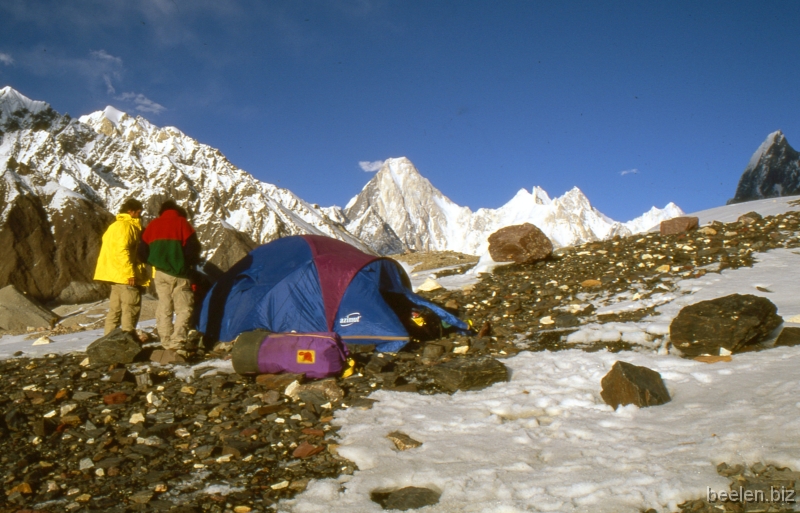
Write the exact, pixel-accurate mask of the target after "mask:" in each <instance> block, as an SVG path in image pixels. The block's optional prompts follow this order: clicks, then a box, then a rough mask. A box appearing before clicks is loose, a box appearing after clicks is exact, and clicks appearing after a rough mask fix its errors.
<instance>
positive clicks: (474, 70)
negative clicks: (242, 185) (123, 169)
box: [0, 0, 800, 221]
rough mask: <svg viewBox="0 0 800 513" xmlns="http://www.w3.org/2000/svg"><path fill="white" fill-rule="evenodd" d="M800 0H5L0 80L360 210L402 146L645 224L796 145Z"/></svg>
mask: <svg viewBox="0 0 800 513" xmlns="http://www.w3.org/2000/svg"><path fill="white" fill-rule="evenodd" d="M798 22H800V2H797V1H771V2H768V1H753V2H738V1H730V0H729V1H720V2H716V1H702V2H697V1H696V0H693V1H666V2H654V1H645V2H642V1H633V2H626V1H613V2H610V1H609V2H599V1H598V2H578V1H558V2H542V1H512V0H506V1H502V2H489V1H480V2H479V1H470V0H458V1H436V0H420V1H413V0H404V1H381V0H341V1H337V0H330V1H300V0H287V1H255V0H254V1H251V2H244V1H217V0H191V1H189V0H137V1H133V2H122V1H119V2H109V1H107V0H95V1H81V0H76V1H70V2H62V1H53V2H48V1H37V2H30V1H27V0H3V1H2V2H0V34H2V36H0V86H4V85H10V86H12V87H14V88H15V89H17V90H19V91H20V92H21V93H23V94H25V95H26V96H28V97H30V98H33V99H37V100H44V101H47V102H48V103H50V104H51V105H52V106H53V108H55V109H56V110H57V111H59V112H61V113H65V112H68V113H69V114H70V115H72V116H80V115H83V114H88V113H90V112H93V111H96V110H100V109H102V108H104V107H105V106H106V105H114V106H115V107H117V108H119V109H120V110H123V111H126V112H128V113H130V114H140V115H142V116H144V117H145V118H147V119H148V120H150V121H151V122H153V123H154V124H156V125H159V126H166V125H172V126H176V127H178V128H179V129H180V130H182V131H183V132H185V133H186V134H188V135H190V136H192V137H194V138H196V139H198V140H199V141H201V142H203V143H206V144H209V145H210V146H213V147H216V148H219V149H220V150H221V151H222V152H223V153H224V154H225V155H226V156H227V157H228V158H229V160H230V161H231V162H233V163H234V164H235V165H237V166H239V167H241V168H243V169H245V170H247V171H249V172H250V173H252V174H253V175H255V176H256V177H257V178H259V179H261V180H264V181H267V182H270V183H275V184H277V185H279V186H282V187H286V188H288V189H290V190H291V191H293V192H295V193H296V194H298V195H299V196H300V197H302V198H303V199H305V200H307V201H309V202H313V203H319V204H321V205H332V204H338V205H340V206H343V205H344V204H345V203H346V202H347V201H348V200H349V199H350V198H351V197H352V196H354V195H355V194H357V193H358V192H359V191H360V190H361V188H362V187H363V186H364V185H365V184H366V182H367V181H368V180H369V179H370V178H371V177H372V174H371V173H369V172H365V171H364V170H362V168H361V167H360V166H359V162H375V161H381V160H383V159H386V158H389V157H399V156H406V157H408V158H409V159H411V161H412V162H414V164H415V165H416V166H417V168H418V169H419V170H420V172H421V173H422V174H423V175H424V176H425V177H427V178H428V179H429V180H431V182H432V183H433V185H434V186H436V187H438V188H439V189H440V190H441V191H442V192H443V193H444V194H445V195H447V196H448V197H450V198H451V199H452V200H453V201H455V202H456V203H458V204H460V205H467V206H469V207H471V208H472V209H473V210H475V209H477V208H480V207H491V208H496V207H499V206H501V205H502V204H504V203H505V202H506V201H508V200H509V199H511V198H512V197H513V196H514V194H515V193H516V191H517V190H519V189H521V188H527V189H530V188H531V187H533V186H534V185H539V186H541V187H543V188H544V189H545V190H546V191H547V192H548V193H549V194H550V195H551V196H553V197H554V196H559V195H561V194H563V193H564V192H565V191H567V190H569V189H570V188H572V187H573V186H577V187H579V188H580V189H581V190H583V191H584V192H585V193H586V195H587V196H588V197H589V199H590V200H591V202H592V204H593V205H594V206H595V207H597V208H598V209H599V210H600V211H601V212H603V213H605V214H606V215H608V216H610V217H612V218H614V219H617V220H620V221H626V220H629V219H631V218H633V217H635V216H637V215H639V214H641V213H642V212H644V211H646V210H648V209H649V208H650V207H651V206H653V205H656V206H659V207H663V206H664V205H665V204H666V203H667V202H669V201H674V202H675V203H677V204H678V205H679V206H680V207H681V208H683V209H684V210H686V211H687V212H690V211H695V210H700V209H704V208H709V207H713V206H718V205H720V204H724V203H725V201H726V200H727V199H729V198H731V197H732V196H733V194H734V192H735V188H736V184H737V182H738V179H739V177H740V175H741V173H742V171H743V170H744V168H745V166H746V165H747V162H748V160H749V159H750V156H751V155H752V153H753V152H754V151H755V150H756V149H757V148H758V146H759V145H760V144H761V142H762V141H763V140H764V139H765V138H766V137H767V135H768V134H769V133H771V132H773V131H775V130H779V129H780V130H783V132H784V134H785V135H786V137H787V139H788V141H789V143H790V144H793V145H794V146H795V147H800V88H798V84H800V52H798V49H800V31H798V30H797V25H798Z"/></svg>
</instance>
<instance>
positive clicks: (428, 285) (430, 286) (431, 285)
mask: <svg viewBox="0 0 800 513" xmlns="http://www.w3.org/2000/svg"><path fill="white" fill-rule="evenodd" d="M441 288H442V284H441V283H439V282H438V281H436V280H434V279H433V278H428V279H427V280H425V281H424V282H422V285H420V286H419V287H417V290H418V291H419V290H421V291H423V292H431V291H433V290H439V289H441Z"/></svg>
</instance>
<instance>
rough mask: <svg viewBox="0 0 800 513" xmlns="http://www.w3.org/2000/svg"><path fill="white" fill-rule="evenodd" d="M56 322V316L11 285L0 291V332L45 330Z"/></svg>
mask: <svg viewBox="0 0 800 513" xmlns="http://www.w3.org/2000/svg"><path fill="white" fill-rule="evenodd" d="M57 320H58V316H57V315H56V314H54V313H53V312H51V311H50V310H48V309H46V308H44V307H43V306H41V305H40V304H39V303H37V302H36V301H35V300H33V299H31V298H29V297H28V296H26V295H25V294H23V293H21V292H20V291H18V290H17V289H16V288H15V287H14V286H13V285H8V286H6V287H3V288H2V289H0V330H4V331H10V332H24V331H29V329H36V328H46V329H47V328H51V327H52V326H53V324H54V323H55V322H56V321H57Z"/></svg>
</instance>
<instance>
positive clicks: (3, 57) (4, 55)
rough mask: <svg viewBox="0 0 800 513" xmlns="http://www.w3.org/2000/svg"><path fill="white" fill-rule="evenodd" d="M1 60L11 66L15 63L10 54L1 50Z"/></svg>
mask: <svg viewBox="0 0 800 513" xmlns="http://www.w3.org/2000/svg"><path fill="white" fill-rule="evenodd" d="M0 62H2V63H3V64H5V65H6V66H11V65H12V64H14V59H13V58H12V57H11V56H10V55H9V54H7V53H3V52H0Z"/></svg>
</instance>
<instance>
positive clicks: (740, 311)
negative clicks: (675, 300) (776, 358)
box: [669, 294, 783, 357]
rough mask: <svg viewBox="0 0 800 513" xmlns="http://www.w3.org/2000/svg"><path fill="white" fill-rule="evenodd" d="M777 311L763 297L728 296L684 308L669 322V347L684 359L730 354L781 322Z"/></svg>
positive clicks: (764, 336) (770, 302)
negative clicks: (728, 352) (685, 357)
mask: <svg viewBox="0 0 800 513" xmlns="http://www.w3.org/2000/svg"><path fill="white" fill-rule="evenodd" d="M777 311H778V308H777V307H776V306H775V305H774V304H773V303H772V301H770V300H769V299H767V298H764V297H760V296H754V295H752V294H731V295H730V296H725V297H721V298H717V299H712V300H709V301H701V302H699V303H695V304H693V305H689V306H686V307H684V308H683V309H682V310H681V311H680V313H678V316H677V317H675V319H673V320H672V324H670V327H669V336H670V340H671V341H672V345H673V346H675V347H676V348H678V349H679V350H680V351H681V352H682V353H683V354H684V355H685V356H688V357H695V356H699V355H702V354H710V355H719V354H720V349H721V348H722V349H725V350H726V351H730V352H731V353H734V352H736V351H740V350H742V349H743V348H745V347H747V346H749V345H752V344H757V343H759V342H761V341H763V340H764V339H765V338H766V337H767V336H768V335H769V334H770V333H772V331H773V330H775V328H777V327H778V326H780V325H781V324H782V323H783V318H782V317H781V316H780V315H778V313H777Z"/></svg>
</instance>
